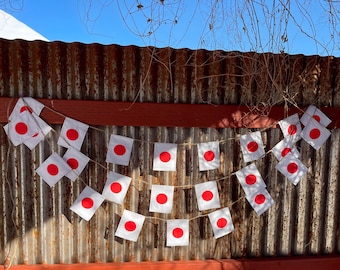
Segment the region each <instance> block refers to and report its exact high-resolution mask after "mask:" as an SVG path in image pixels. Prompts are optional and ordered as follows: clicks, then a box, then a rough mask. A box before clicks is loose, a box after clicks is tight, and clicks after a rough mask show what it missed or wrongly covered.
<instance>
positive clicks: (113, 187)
mask: <svg viewBox="0 0 340 270" xmlns="http://www.w3.org/2000/svg"><path fill="white" fill-rule="evenodd" d="M110 189H111V191H112V192H113V193H119V192H121V191H122V189H123V187H122V185H121V184H120V183H119V182H113V183H111V185H110Z"/></svg>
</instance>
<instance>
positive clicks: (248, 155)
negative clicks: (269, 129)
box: [240, 131, 265, 162]
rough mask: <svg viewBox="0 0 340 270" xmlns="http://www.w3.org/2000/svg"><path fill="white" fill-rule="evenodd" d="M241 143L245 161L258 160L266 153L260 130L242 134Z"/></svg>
mask: <svg viewBox="0 0 340 270" xmlns="http://www.w3.org/2000/svg"><path fill="white" fill-rule="evenodd" d="M240 144H241V151H242V153H243V160H244V162H251V161H254V160H257V159H259V158H260V157H262V156H264V154H265V152H264V146H263V142H262V137H261V132H260V131H255V132H252V133H250V134H245V135H242V136H241V137H240Z"/></svg>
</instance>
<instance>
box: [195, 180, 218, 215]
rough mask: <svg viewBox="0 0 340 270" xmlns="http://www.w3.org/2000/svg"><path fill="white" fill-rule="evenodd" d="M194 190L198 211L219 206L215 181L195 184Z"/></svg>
mask: <svg viewBox="0 0 340 270" xmlns="http://www.w3.org/2000/svg"><path fill="white" fill-rule="evenodd" d="M195 192H196V198H197V204H198V209H199V210H200V211H203V210H208V209H212V208H220V207H221V205H220V198H219V194H218V188H217V184H216V181H209V182H205V183H200V184H196V185H195Z"/></svg>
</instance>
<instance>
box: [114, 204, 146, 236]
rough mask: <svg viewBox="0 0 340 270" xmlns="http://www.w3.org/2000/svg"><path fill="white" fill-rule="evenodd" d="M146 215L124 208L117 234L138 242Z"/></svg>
mask: <svg viewBox="0 0 340 270" xmlns="http://www.w3.org/2000/svg"><path fill="white" fill-rule="evenodd" d="M144 220H145V216H143V215H141V214H138V213H135V212H131V211H129V210H124V212H123V215H122V217H121V219H120V221H119V224H118V227H117V230H116V233H115V236H118V237H120V238H123V239H126V240H130V241H133V242H136V241H137V239H138V236H139V234H140V231H141V230H142V227H143V223H144Z"/></svg>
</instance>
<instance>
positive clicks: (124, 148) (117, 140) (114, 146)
mask: <svg viewBox="0 0 340 270" xmlns="http://www.w3.org/2000/svg"><path fill="white" fill-rule="evenodd" d="M132 146H133V139H131V138H128V137H124V136H120V135H115V134H112V135H111V137H110V142H109V146H108V150H107V154H106V162H108V163H114V164H117V165H125V166H127V165H129V162H130V156H131V151H132Z"/></svg>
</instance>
